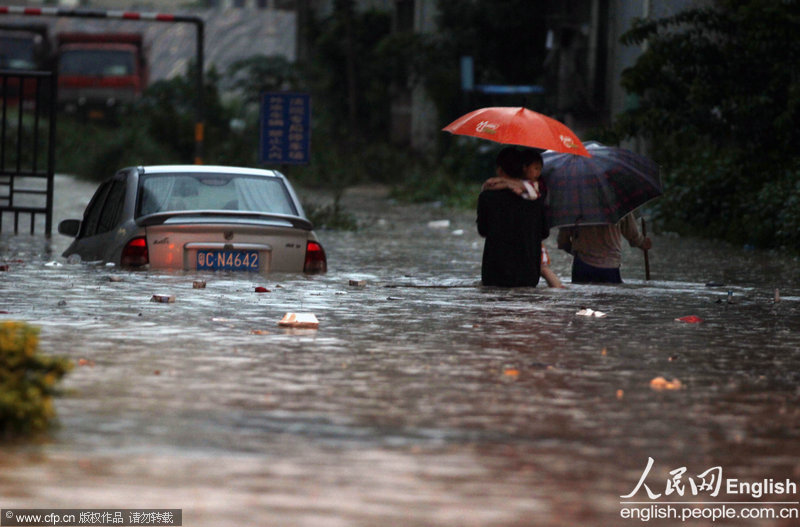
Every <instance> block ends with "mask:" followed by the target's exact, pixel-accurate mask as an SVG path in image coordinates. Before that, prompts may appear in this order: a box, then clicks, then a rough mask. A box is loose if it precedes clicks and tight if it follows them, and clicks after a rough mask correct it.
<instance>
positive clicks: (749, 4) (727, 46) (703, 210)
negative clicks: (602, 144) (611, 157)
mask: <svg viewBox="0 0 800 527" xmlns="http://www.w3.org/2000/svg"><path fill="white" fill-rule="evenodd" d="M798 5H799V4H798V2H797V1H795V0H789V1H783V2H779V1H776V0H720V1H719V2H717V5H716V6H715V7H714V8H700V9H692V10H687V11H684V12H681V13H679V14H677V15H675V16H671V17H668V18H664V19H660V20H655V21H643V20H642V21H638V22H636V23H635V24H634V26H633V27H632V29H631V30H630V31H628V32H627V33H626V34H625V35H623V37H622V41H623V43H626V44H630V45H642V44H644V43H645V42H646V43H647V48H646V51H645V52H644V53H643V54H642V55H641V56H640V58H639V60H638V61H637V62H636V64H635V65H634V66H633V67H631V68H629V69H628V70H626V71H625V72H624V73H623V78H622V85H623V87H624V88H625V89H626V90H627V91H628V92H629V93H631V94H635V95H636V96H637V97H638V101H639V105H638V107H636V108H635V109H633V110H631V111H628V112H626V113H625V114H623V115H621V116H619V118H618V121H617V123H616V130H617V131H618V132H619V133H621V134H622V135H624V136H640V137H645V138H647V139H648V140H649V142H650V145H651V147H652V151H653V155H654V157H656V159H657V160H658V161H659V162H661V163H662V165H663V167H664V169H665V174H664V182H665V195H664V197H663V198H662V200H661V203H660V207H661V216H662V219H663V220H664V223H665V225H666V226H667V227H668V228H675V229H677V230H689V229H694V230H697V229H700V230H701V232H702V233H703V234H706V235H710V236H717V237H722V238H726V239H729V240H731V241H738V242H746V243H754V244H758V245H763V246H777V245H789V244H794V245H796V243H797V241H800V234H798V231H800V224H797V223H796V222H797V214H789V213H788V211H789V210H790V208H791V209H792V210H793V209H794V206H795V205H794V203H795V202H796V201H797V198H796V196H797V192H798V191H800V156H798V154H797V153H796V152H797V144H798V140H800V127H797V125H796V123H798V122H800V77H799V72H798V68H797V66H796V65H797V63H798V60H800V39H798V38H797V35H798V32H800V9H798Z"/></svg>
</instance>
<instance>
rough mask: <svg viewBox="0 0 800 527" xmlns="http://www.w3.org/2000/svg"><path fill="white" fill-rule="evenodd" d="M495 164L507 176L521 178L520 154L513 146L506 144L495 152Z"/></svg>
mask: <svg viewBox="0 0 800 527" xmlns="http://www.w3.org/2000/svg"><path fill="white" fill-rule="evenodd" d="M495 165H497V166H499V167H500V168H502V169H503V172H505V173H506V174H507V175H508V176H509V177H512V178H514V179H522V178H523V177H524V175H523V173H522V154H520V153H519V150H517V149H516V148H514V147H513V146H507V147H505V148H503V149H502V150H500V152H498V153H497V159H496V160H495Z"/></svg>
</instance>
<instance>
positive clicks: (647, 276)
mask: <svg viewBox="0 0 800 527" xmlns="http://www.w3.org/2000/svg"><path fill="white" fill-rule="evenodd" d="M642 236H644V237H645V238H647V224H646V223H645V221H644V216H642ZM644 279H645V280H650V255H649V254H647V249H645V250H644Z"/></svg>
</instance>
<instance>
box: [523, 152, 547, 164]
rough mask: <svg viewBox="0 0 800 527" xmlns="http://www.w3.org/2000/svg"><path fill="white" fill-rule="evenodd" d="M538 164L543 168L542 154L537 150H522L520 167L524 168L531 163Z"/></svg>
mask: <svg viewBox="0 0 800 527" xmlns="http://www.w3.org/2000/svg"><path fill="white" fill-rule="evenodd" d="M536 162H538V163H539V164H540V165H542V166H544V160H542V154H540V153H539V151H538V150H523V151H522V166H523V167H526V166H528V165H530V164H531V163H536Z"/></svg>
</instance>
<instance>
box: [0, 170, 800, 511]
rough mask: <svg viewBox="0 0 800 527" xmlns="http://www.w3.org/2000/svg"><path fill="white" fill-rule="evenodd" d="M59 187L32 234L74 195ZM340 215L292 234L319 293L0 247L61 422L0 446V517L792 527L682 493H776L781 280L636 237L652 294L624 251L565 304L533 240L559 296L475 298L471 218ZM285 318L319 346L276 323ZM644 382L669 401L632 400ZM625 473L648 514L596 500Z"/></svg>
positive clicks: (288, 279)
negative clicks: (48, 369)
mask: <svg viewBox="0 0 800 527" xmlns="http://www.w3.org/2000/svg"><path fill="white" fill-rule="evenodd" d="M59 185H61V186H62V188H61V189H59V190H57V193H56V196H57V197H56V207H57V209H58V210H57V213H56V224H57V222H58V221H60V220H61V219H63V218H65V217H79V215H80V212H81V211H82V209H83V207H84V206H85V204H86V202H87V201H88V199H89V197H90V195H91V192H92V190H93V186H91V185H87V184H85V183H78V182H73V181H71V180H69V179H68V178H63V177H62V178H59ZM59 196H62V198H61V199H60V198H59ZM345 205H346V206H347V208H348V210H350V211H353V212H354V213H355V214H356V215H357V217H358V220H359V223H360V224H361V225H362V228H361V229H360V230H358V231H357V232H331V231H321V232H318V234H319V235H320V238H321V240H322V242H323V244H324V245H325V248H326V250H327V253H328V261H329V272H328V274H327V275H324V276H321V277H311V278H308V277H302V276H294V275H272V276H269V277H266V278H265V277H259V276H252V275H236V274H204V273H173V274H169V273H156V272H130V271H125V270H119V269H115V268H113V267H107V266H93V265H87V264H73V263H68V262H66V261H65V260H64V259H63V258H61V257H60V256H59V255H60V253H61V251H63V249H64V248H65V247H66V245H67V243H68V240H67V239H66V238H65V237H63V236H60V235H54V237H53V239H52V240H51V241H49V242H48V241H47V240H45V239H44V238H43V237H41V236H33V237H32V236H29V235H19V236H10V235H7V234H2V235H1V237H0V259H1V260H3V261H7V262H9V266H10V269H9V271H7V272H3V273H0V298H2V307H0V310H3V311H7V312H8V313H7V314H2V315H0V318H2V319H4V320H24V321H27V322H30V323H32V324H34V325H36V326H39V327H40V328H41V343H40V350H42V351H43V352H46V353H51V354H61V355H66V356H69V357H70V358H71V359H72V360H73V361H75V363H76V367H75V369H74V370H73V371H72V372H71V373H69V374H68V375H67V377H66V378H65V380H64V382H63V383H62V384H63V387H64V388H65V390H66V393H65V395H64V396H63V397H60V398H59V399H58V400H57V405H56V406H57V411H58V415H59V420H60V424H61V426H60V427H59V428H58V429H57V430H56V431H54V432H53V433H52V434H51V435H50V437H49V438H48V439H47V440H44V441H41V442H37V443H36V444H33V445H31V444H16V445H5V446H3V447H2V448H1V449H0V451H1V452H2V455H1V456H0V496H2V503H0V507H2V508H3V509H13V508H14V507H17V508H20V507H27V508H34V507H42V508H44V507H46V508H82V507H83V508H104V507H113V508H180V509H182V510H183V524H184V525H192V526H218V525H281V526H286V525H289V526H312V525H313V526H318V525H325V526H338V525H342V526H344V525H347V526H374V525H403V526H417V525H418V526H423V525H425V526H428V525H442V526H444V525H447V526H450V525H459V526H462V525H475V526H489V525H496V526H501V525H502V526H506V525H544V526H550V525H552V526H572V525H630V524H634V525H635V524H641V523H642V521H641V520H634V519H625V518H623V517H621V514H623V513H624V509H630V508H634V507H645V506H648V507H649V506H650V505H652V504H657V505H659V506H662V508H663V509H664V510H666V507H668V504H667V502H674V501H678V500H681V501H704V502H706V503H707V505H706V506H700V505H682V506H675V507H676V508H680V509H690V508H697V509H698V510H700V509H703V510H706V509H707V510H711V509H714V508H717V509H718V508H720V507H721V506H722V505H721V504H722V502H728V501H742V500H745V499H747V500H748V501H751V502H758V501H760V502H766V501H786V502H789V503H786V504H781V505H769V506H768V505H758V504H755V505H753V504H751V505H748V506H747V507H749V508H751V509H754V510H755V509H757V510H756V512H759V511H763V510H767V509H769V510H774V511H777V513H784V514H786V513H787V512H786V511H787V510H788V511H789V513H791V510H795V511H796V510H797V505H796V502H797V500H798V498H800V493H798V494H791V493H789V494H786V493H784V494H780V495H772V496H766V495H765V496H759V498H758V499H755V498H753V497H751V496H746V495H742V494H737V495H732V494H730V493H729V492H727V489H725V488H723V489H722V490H721V491H719V493H718V494H717V495H716V496H711V495H710V491H709V490H700V491H698V492H696V493H693V492H692V491H691V487H690V482H689V479H690V478H693V481H694V482H697V483H700V482H701V480H700V479H699V478H698V475H699V474H701V473H703V472H704V471H706V470H708V469H710V468H712V467H721V469H722V473H723V477H724V478H725V479H733V478H736V479H737V480H742V481H762V480H764V479H773V480H775V481H785V480H786V479H787V478H788V479H790V480H793V481H799V482H800V463H798V461H797V460H798V459H799V458H800V457H799V454H800V405H798V402H800V401H799V399H800V392H799V391H798V380H799V379H800V373H798V372H800V352H799V350H800V334H799V333H798V330H800V308H799V307H798V306H800V288H799V287H798V284H800V280H798V275H800V271H799V267H800V266H798V262H797V261H796V260H792V259H790V258H786V257H781V256H777V255H772V254H768V253H763V252H758V251H745V250H742V249H739V248H732V247H730V246H727V245H723V244H718V243H709V242H702V241H695V240H685V239H678V238H674V237H669V236H656V237H655V238H654V249H653V250H652V251H651V266H652V272H653V280H650V281H647V282H646V281H644V280H643V277H644V270H643V264H642V256H641V253H640V252H635V251H634V250H629V251H628V252H626V254H625V259H624V266H623V277H624V278H625V280H626V283H625V284H624V285H622V286H617V287H611V286H580V285H575V286H573V285H571V284H569V259H568V256H567V255H564V254H561V253H559V252H558V251H556V250H555V249H554V248H552V244H553V243H554V238H555V232H553V233H552V235H551V239H550V240H548V241H547V244H548V246H550V248H551V251H550V252H551V256H552V258H553V268H554V270H555V271H556V272H557V273H558V274H559V275H560V276H561V277H562V279H563V280H564V281H565V283H566V285H567V286H568V287H567V289H564V290H554V289H548V288H546V287H544V284H543V283H542V284H540V286H539V287H538V288H535V289H516V290H503V289H495V288H483V287H481V286H480V285H479V277H480V258H481V250H482V241H481V239H480V238H479V237H478V236H477V233H476V232H475V226H474V214H472V213H470V212H453V211H448V210H444V209H441V208H437V207H436V206H434V205H413V206H407V205H398V204H396V203H393V202H391V201H390V200H387V199H386V198H385V196H383V194H382V193H381V191H380V189H372V188H360V189H354V190H353V191H351V192H350V193H348V195H347V196H346V204H345ZM441 220H448V221H449V225H447V226H446V227H441V226H440V225H441V223H433V224H430V223H429V222H432V221H433V222H441ZM194 280H205V281H206V283H207V287H206V288H205V289H194V288H193V285H192V283H193V281H194ZM350 280H357V281H363V282H364V283H365V285H364V286H360V287H359V286H351V285H350ZM709 283H713V284H724V285H718V286H714V287H709V286H708V285H707V284H709ZM258 286H261V287H265V288H267V289H268V290H269V292H267V293H256V292H255V291H254V289H255V287H258ZM775 289H779V298H780V301H779V302H777V303H776V302H775ZM154 294H170V295H175V297H176V300H175V302H174V303H172V304H161V303H154V302H151V301H150V299H151V297H152V296H153V295H154ZM729 300H730V301H729ZM584 307H588V308H591V309H594V310H599V311H602V312H605V313H606V314H607V316H606V317H604V318H590V317H582V316H578V315H576V313H577V312H578V311H579V310H580V309H581V308H584ZM286 312H312V313H314V314H316V316H317V318H318V319H319V321H320V327H319V330H291V329H283V328H279V327H278V326H277V321H278V320H280V318H281V317H282V316H283V314H284V313H286ZM687 315H696V316H698V317H700V318H701V319H703V322H702V323H699V324H690V323H683V322H678V321H676V320H675V319H676V318H679V317H683V316H687ZM658 376H663V377H665V378H666V379H668V380H672V379H679V380H680V382H681V386H682V387H681V389H679V390H664V391H657V390H654V389H653V388H652V387H651V385H650V383H651V380H652V379H654V378H656V377H658ZM648 458H653V459H654V464H653V467H652V470H651V471H650V472H649V474H648V475H647V477H646V478H645V479H644V482H645V484H646V485H647V487H648V488H649V489H650V490H651V491H652V492H653V493H654V494H661V496H660V497H659V498H655V499H651V498H650V497H649V496H648V495H647V492H646V489H645V487H644V486H641V487H640V488H639V489H638V492H637V493H636V494H635V496H633V497H631V498H629V499H623V498H621V496H624V495H627V494H629V493H631V492H632V491H633V490H634V488H635V487H636V485H637V482H639V480H640V478H641V477H642V475H643V472H644V471H645V467H646V466H647V462H648ZM683 467H685V468H686V471H685V474H684V475H683V477H682V479H681V478H679V479H675V478H674V474H670V471H673V470H676V469H680V468H683ZM668 480H669V481H671V482H675V483H679V484H682V485H683V487H682V488H681V490H683V491H684V494H683V495H680V494H679V493H678V492H677V491H676V490H675V489H677V488H678V487H676V486H673V487H672V489H673V490H671V491H670V490H669V489H670V484H668ZM629 501H639V502H643V503H644V504H643V505H630V504H628V503H621V502H629ZM791 502H794V504H792V503H791ZM732 507H733V508H734V509H735V513H736V514H739V513H740V511H741V510H742V509H744V508H745V506H743V505H733V506H732ZM678 513H679V514H680V511H679V512H678ZM698 514H700V513H698ZM709 514H710V513H709ZM764 514H766V513H764ZM751 515H752V514H751ZM726 522H727V523H726ZM662 524H670V525H673V524H674V525H678V524H680V525H710V524H711V521H710V519H699V520H694V521H688V522H681V521H680V520H667V521H666V523H662ZM715 525H770V526H775V525H778V526H784V525H785V526H788V525H798V520H797V519H794V520H780V519H744V518H741V517H737V518H734V519H729V520H726V521H725V522H720V521H717V522H715Z"/></svg>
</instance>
